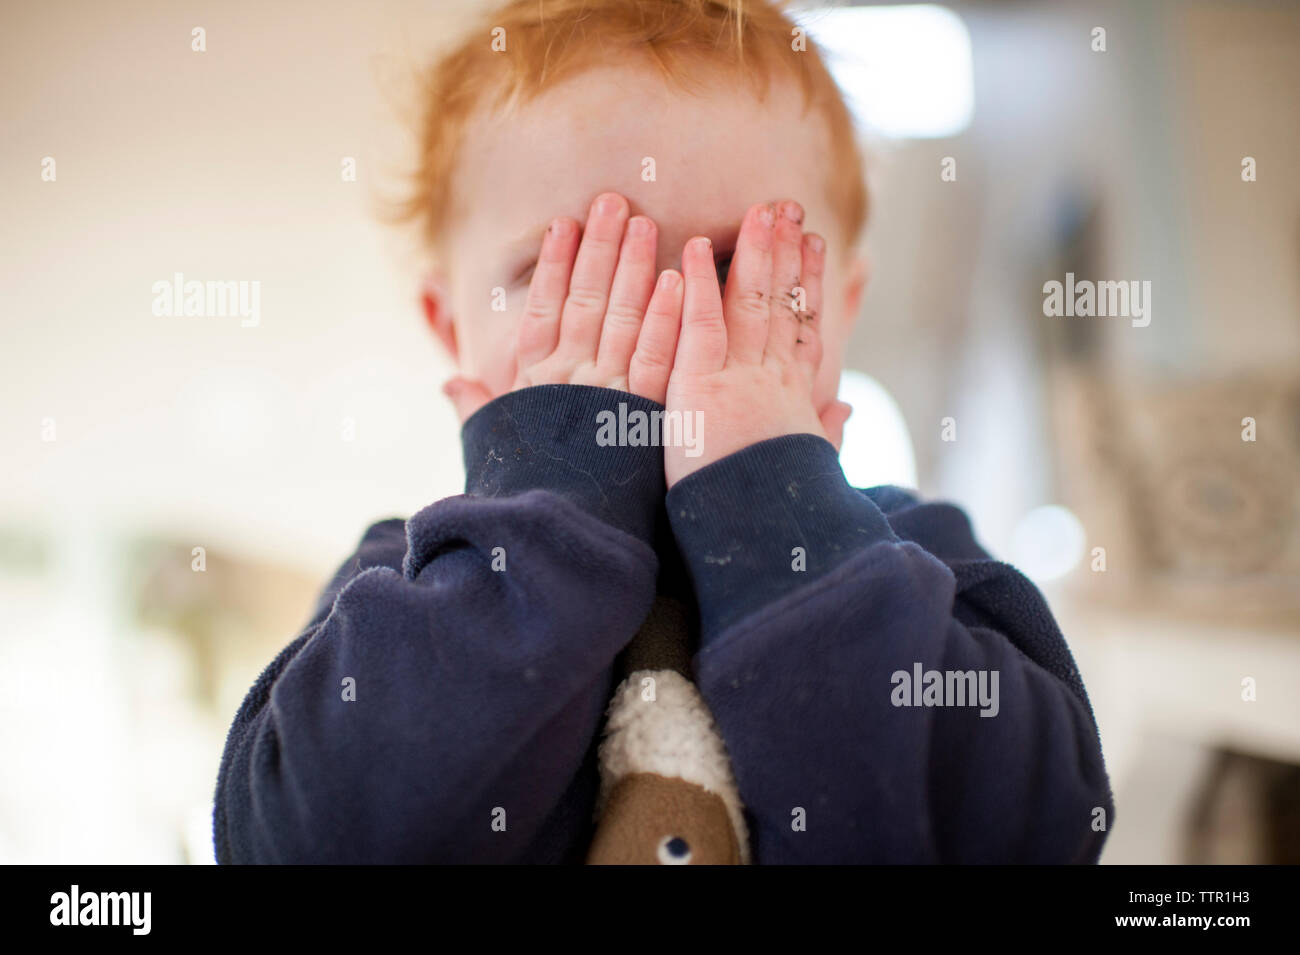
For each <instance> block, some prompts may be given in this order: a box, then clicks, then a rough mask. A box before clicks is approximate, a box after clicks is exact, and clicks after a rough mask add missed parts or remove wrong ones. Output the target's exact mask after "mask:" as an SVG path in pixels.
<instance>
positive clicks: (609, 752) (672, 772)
mask: <svg viewBox="0 0 1300 955" xmlns="http://www.w3.org/2000/svg"><path fill="white" fill-rule="evenodd" d="M647 677H649V678H652V679H653V680H654V681H655V699H654V701H653V702H651V701H649V700H644V699H642V698H641V695H642V681H643V680H644V679H646V678H647ZM629 773H658V774H659V775H660V776H666V777H669V778H672V777H677V778H679V779H685V780H686V781H687V782H692V783H696V784H697V785H699V786H702V787H703V788H704V789H706V790H708V791H709V792H711V793H715V794H716V795H718V796H720V797H722V801H723V803H724V804H725V805H726V807H727V815H728V816H729V817H730V818H731V825H732V828H733V829H734V830H735V833H736V841H737V842H738V843H739V845H740V858H741V862H742V863H744V864H746V865H747V864H748V863H749V836H748V832H747V831H746V828H745V817H744V815H743V814H742V812H741V802H740V791H739V790H738V789H737V788H736V781H735V778H734V777H733V776H732V774H731V763H730V762H729V761H728V759H727V751H726V748H725V747H724V746H723V744H722V738H721V737H720V736H719V735H718V731H717V728H716V727H715V726H714V724H713V715H712V714H711V713H710V712H709V708H708V706H707V705H706V704H705V702H704V699H703V698H702V697H701V696H700V693H699V691H698V690H697V689H696V688H695V685H694V684H693V683H691V682H690V681H689V680H687V679H686V678H684V677H683V676H682V675H681V674H679V673H677V672H676V671H674V670H638V671H636V672H635V673H633V674H631V675H630V676H628V677H627V679H625V680H624V681H623V682H622V683H621V684H620V685H619V687H618V689H617V690H616V691H615V692H614V696H613V699H611V700H610V703H609V708H608V710H607V715H606V721H605V738H604V739H603V740H602V741H601V744H600V797H599V801H598V803H597V813H598V814H599V813H600V812H603V811H604V808H605V802H606V800H607V799H608V796H609V792H610V790H611V789H613V787H614V784H615V783H617V782H618V781H619V780H620V779H622V778H623V777H624V776H626V775H628V774H629Z"/></svg>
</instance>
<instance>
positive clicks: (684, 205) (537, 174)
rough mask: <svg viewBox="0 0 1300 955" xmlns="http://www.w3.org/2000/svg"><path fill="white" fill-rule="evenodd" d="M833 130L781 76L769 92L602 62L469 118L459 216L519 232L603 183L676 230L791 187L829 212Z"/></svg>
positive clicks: (733, 217) (718, 220)
mask: <svg viewBox="0 0 1300 955" xmlns="http://www.w3.org/2000/svg"><path fill="white" fill-rule="evenodd" d="M826 140H827V136H826V131H825V127H824V123H823V122H822V120H821V118H820V117H819V116H818V115H817V114H815V113H808V114H805V113H804V110H803V103H802V97H801V95H800V93H799V90H798V89H797V88H796V87H795V86H794V84H793V83H792V82H790V81H786V80H785V79H784V77H777V78H774V79H773V81H772V83H771V84H770V86H769V89H768V92H767V96H766V99H765V100H764V101H762V102H760V101H759V100H758V99H757V97H756V96H755V95H754V93H753V91H752V89H751V87H750V86H749V85H748V84H747V83H739V82H738V81H736V80H734V79H733V80H728V79H726V78H724V77H722V76H718V77H717V78H714V79H712V80H711V81H710V82H708V83H707V85H705V87H704V88H703V89H702V90H699V91H695V92H691V93H687V92H684V91H681V90H679V89H677V88H675V87H673V86H671V85H669V84H668V83H667V82H666V81H665V80H664V79H663V78H662V76H660V75H659V74H658V72H657V71H656V70H654V69H653V67H651V66H649V65H645V66H642V65H631V66H618V67H597V68H592V69H589V70H585V71H583V72H581V73H579V74H577V75H575V76H573V77H570V78H568V79H566V80H565V81H564V82H562V83H560V84H558V85H556V86H555V87H552V88H551V89H549V90H547V91H546V92H545V93H543V94H542V95H541V96H539V97H538V98H537V99H535V100H533V101H532V102H531V103H529V104H527V105H525V106H522V107H519V108H518V109H516V110H515V111H513V112H512V113H510V114H509V115H503V116H491V117H489V116H485V115H483V114H482V113H480V115H479V117H478V118H477V119H476V120H475V121H473V122H471V123H470V125H469V128H468V129H467V135H466V139H465V141H464V146H463V148H462V151H461V153H460V156H459V158H458V167H459V168H458V169H457V171H456V173H455V177H456V178H455V180H454V182H455V184H454V186H453V189H454V191H455V194H456V200H455V203H454V206H453V208H454V210H455V211H454V212H453V229H456V230H457V231H460V232H470V233H473V232H478V231H482V232H484V233H487V232H493V233H495V234H496V235H497V236H498V237H500V238H501V239H502V240H503V241H507V242H508V241H510V239H512V238H519V237H520V236H521V234H523V233H526V232H528V231H529V230H532V229H534V227H538V226H540V227H543V228H544V227H545V224H546V222H548V221H549V220H550V219H551V218H553V217H555V216H559V215H568V216H572V217H573V218H575V219H577V220H578V221H580V222H581V221H584V220H585V218H586V213H587V207H588V205H589V204H590V202H591V200H592V199H593V198H594V197H595V195H596V194H597V193H599V192H602V191H605V190H614V191H616V192H621V193H622V194H623V195H625V196H627V198H628V200H629V201H630V202H631V204H632V210H633V212H634V213H643V214H645V215H648V216H650V217H651V218H653V219H654V220H655V221H656V223H658V225H659V227H660V230H661V234H663V236H664V237H665V238H673V239H676V238H677V237H679V235H680V237H681V238H682V239H685V238H687V237H689V235H692V234H695V233H696V232H700V233H703V234H706V235H712V234H713V233H712V231H711V230H716V229H717V228H720V227H730V228H732V229H734V228H735V226H736V224H738V222H739V219H740V217H741V216H742V215H743V213H744V211H745V209H746V208H748V207H749V206H750V205H752V204H753V203H755V202H760V201H763V200H767V199H776V198H782V197H785V196H789V197H792V198H796V199H798V200H799V201H800V202H802V203H804V205H805V207H806V208H807V209H808V210H809V216H810V218H813V219H815V218H820V217H817V216H814V215H813V211H814V209H815V208H817V206H818V205H819V204H820V203H821V202H823V201H824V200H823V195H824V193H825V177H826V171H827V168H828V166H827V164H828V162H829V159H828V154H827V145H826ZM825 225H826V224H821V225H819V226H816V227H821V228H824V227H825Z"/></svg>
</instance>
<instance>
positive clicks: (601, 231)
mask: <svg viewBox="0 0 1300 955" xmlns="http://www.w3.org/2000/svg"><path fill="white" fill-rule="evenodd" d="M628 211H629V210H628V204H627V200H626V199H624V198H623V196H621V195H619V194H618V193H616V192H607V193H603V194H601V195H600V196H597V197H596V201H595V202H593V203H592V205H591V210H590V212H589V214H588V217H587V225H586V228H585V229H583V230H582V231H581V237H580V235H579V227H578V223H577V222H576V221H574V220H573V219H570V218H567V217H560V218H558V219H556V220H554V221H553V222H552V223H551V226H550V228H549V229H547V230H546V235H545V236H544V237H543V239H542V248H541V252H540V254H539V256H538V260H537V266H536V269H535V270H534V272H533V277H532V281H531V282H530V284H529V287H528V301H527V304H526V305H525V306H524V315H523V319H522V320H521V322H520V324H519V333H518V337H517V340H516V346H515V367H516V374H515V380H514V384H513V385H512V386H511V388H510V390H511V391H518V390H519V389H521V388H528V387H530V386H532V385H564V384H569V385H595V386H598V387H602V388H614V389H617V390H619V391H630V392H631V393H632V394H635V395H640V396H641V397H643V398H649V399H650V400H652V401H657V402H659V403H660V404H663V401H664V398H665V396H666V394H667V390H668V376H669V374H670V372H671V371H672V365H673V356H674V354H675V353H676V349H677V333H678V329H679V327H680V325H681V311H682V296H683V289H684V284H683V281H682V276H681V274H680V273H679V272H677V271H675V270H673V269H666V270H665V271H664V272H663V274H662V275H660V276H659V281H658V282H656V281H655V258H656V249H657V245H658V242H657V229H656V227H655V224H654V222H653V221H652V220H650V219H649V218H647V217H645V216H634V217H633V218H632V219H631V220H629V219H628ZM575 256H576V258H575ZM443 391H444V393H445V394H446V395H447V396H448V397H449V398H450V399H451V400H452V403H453V404H455V406H456V411H457V414H458V415H459V416H460V419H461V421H462V422H463V421H465V420H466V419H467V418H468V417H469V416H470V415H472V414H473V413H474V412H475V411H477V410H478V409H479V408H481V407H482V406H483V405H485V404H486V403H487V402H489V401H491V400H492V399H493V398H495V397H497V396H496V395H492V394H490V393H489V392H488V390H487V389H486V388H485V387H484V386H483V384H482V383H481V382H478V381H473V380H470V379H466V378H461V377H459V376H458V377H455V378H452V379H451V380H450V381H448V382H447V384H446V385H444V386H443Z"/></svg>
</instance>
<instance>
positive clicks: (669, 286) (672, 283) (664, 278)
mask: <svg viewBox="0 0 1300 955" xmlns="http://www.w3.org/2000/svg"><path fill="white" fill-rule="evenodd" d="M659 288H660V289H662V290H663V291H665V292H671V291H672V290H673V289H675V288H677V273H676V272H674V271H672V270H671V269H664V271H663V274H662V275H660V276H659Z"/></svg>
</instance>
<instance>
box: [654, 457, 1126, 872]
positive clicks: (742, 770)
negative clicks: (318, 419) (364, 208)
mask: <svg viewBox="0 0 1300 955" xmlns="http://www.w3.org/2000/svg"><path fill="white" fill-rule="evenodd" d="M873 498H874V499H873ZM877 500H879V501H880V504H883V505H884V506H885V507H886V508H888V509H889V510H890V511H891V512H892V513H894V514H895V515H896V518H895V520H896V522H897V525H898V526H897V527H895V526H894V524H891V518H889V517H887V516H886V514H885V512H884V510H882V507H881V506H880V504H878V503H877ZM667 505H668V515H669V519H670V521H671V522H672V528H673V533H674V535H675V537H676V539H677V543H678V546H679V549H680V550H681V552H682V555H683V559H684V560H685V561H686V564H687V566H688V569H689V572H690V576H691V579H692V582H693V584H694V587H695V592H696V596H697V598H698V600H699V604H700V626H701V637H700V650H699V652H698V654H697V656H696V660H695V667H696V676H697V679H698V681H699V685H700V688H701V692H702V693H703V695H704V697H705V698H706V700H707V701H708V703H709V705H710V707H711V709H712V711H713V714H714V717H715V718H716V719H717V722H718V725H719V728H720V729H721V732H722V735H723V737H724V739H725V741H726V745H727V749H728V752H729V754H730V756H731V760H732V765H733V768H734V770H735V772H736V777H737V782H738V783H739V785H740V790H741V795H742V798H743V799H744V801H745V804H746V806H747V811H748V813H749V815H750V822H751V831H752V832H753V836H754V847H753V848H754V851H755V858H756V859H757V860H758V861H759V862H764V863H789V862H897V863H925V862H972V863H974V862H987V863H1000V862H1039V863H1052V862H1092V861H1096V859H1097V857H1098V855H1099V853H1100V850H1101V845H1102V842H1103V841H1104V839H1105V830H1106V829H1108V828H1109V826H1110V825H1111V823H1112V821H1113V818H1114V807H1113V802H1112V799H1111V793H1110V787H1109V782H1108V779H1107V776H1106V772H1105V768H1104V765H1103V762H1102V754H1101V748H1100V741H1099V738H1098V734H1097V727H1096V723H1095V721H1094V718H1093V713H1092V709H1091V706H1090V704H1089V702H1088V698H1087V695H1086V693H1085V691H1084V688H1083V684H1082V683H1081V681H1080V679H1079V674H1078V670H1077V668H1076V667H1075V664H1074V660H1073V658H1072V656H1071V654H1070V651H1069V648H1068V647H1067V645H1066V643H1065V640H1064V638H1063V637H1062V635H1061V633H1060V631H1059V630H1058V628H1057V626H1056V624H1055V622H1054V620H1053V618H1052V615H1051V613H1050V611H1049V610H1048V608H1047V605H1046V603H1045V602H1044V600H1043V598H1042V596H1041V594H1040V593H1039V592H1038V590H1037V588H1035V587H1034V586H1033V585H1032V584H1031V583H1030V582H1029V581H1028V580H1027V579H1025V578H1024V577H1023V576H1021V575H1020V574H1019V573H1018V572H1017V571H1016V570H1015V569H1014V568H1012V567H1010V566H1008V565H1006V564H1002V563H999V562H997V561H994V560H992V559H991V558H989V557H988V555H987V554H985V553H984V551H983V550H982V549H981V548H980V547H979V546H978V545H977V544H976V543H975V541H974V538H973V536H972V534H971V530H970V526H969V522H968V521H967V519H966V517H965V515H964V514H962V512H961V511H960V510H958V509H957V508H955V507H952V506H950V505H943V504H933V505H921V504H918V503H917V502H916V501H915V499H914V498H912V497H911V496H910V495H907V494H906V493H904V492H901V491H898V490H897V489H875V490H873V491H872V492H870V493H866V492H862V491H858V490H855V489H854V488H852V487H851V486H850V485H849V484H848V483H847V481H846V480H845V478H844V474H843V472H842V471H841V469H840V466H839V461H838V458H837V455H836V453H835V449H834V447H832V446H831V445H830V444H829V443H828V442H826V441H825V440H823V439H821V438H817V437H814V436H812V435H791V436H787V437H783V438H776V439H772V440H770V441H764V442H761V443H759V444H756V445H753V446H751V447H749V448H746V449H744V450H743V451H740V452H739V453H737V454H733V455H731V456H729V457H727V458H724V459H722V460H720V461H717V462H714V463H713V464H711V465H709V466H707V467H705V468H702V469H701V470H700V471H698V472H696V473H694V474H692V475H690V476H688V477H687V478H685V479H683V480H682V481H680V482H679V483H678V484H676V485H675V486H674V487H673V488H672V490H671V491H670V492H669V494H668V498H667ZM909 538H910V539H909Z"/></svg>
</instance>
